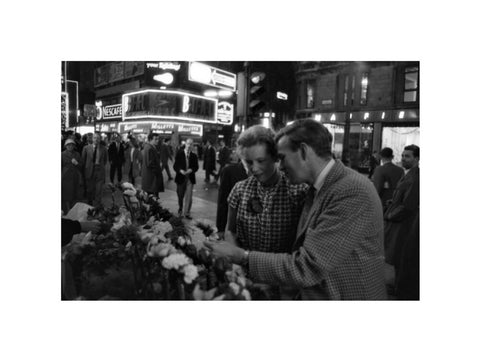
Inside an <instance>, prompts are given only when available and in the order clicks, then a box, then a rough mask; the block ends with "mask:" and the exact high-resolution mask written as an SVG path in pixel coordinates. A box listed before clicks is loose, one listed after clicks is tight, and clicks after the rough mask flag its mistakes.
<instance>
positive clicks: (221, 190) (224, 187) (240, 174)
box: [217, 162, 247, 232]
mask: <svg viewBox="0 0 480 361" xmlns="http://www.w3.org/2000/svg"><path fill="white" fill-rule="evenodd" d="M243 179H247V172H246V171H245V168H244V167H243V165H242V163H240V162H239V163H237V164H229V165H227V166H226V167H225V168H224V169H223V171H222V173H220V186H219V187H218V201H217V229H218V230H219V231H220V232H224V231H225V226H226V225H227V216H228V202H227V199H228V196H229V195H230V192H231V190H232V189H233V186H234V185H235V184H236V183H237V182H239V181H241V180H243Z"/></svg>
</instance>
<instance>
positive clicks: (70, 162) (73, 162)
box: [61, 139, 82, 214]
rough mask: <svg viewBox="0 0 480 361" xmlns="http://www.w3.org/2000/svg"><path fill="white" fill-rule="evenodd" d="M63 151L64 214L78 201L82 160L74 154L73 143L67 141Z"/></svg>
mask: <svg viewBox="0 0 480 361" xmlns="http://www.w3.org/2000/svg"><path fill="white" fill-rule="evenodd" d="M65 148H66V149H65V150H64V151H63V152H62V157H61V158H62V210H63V212H64V213H65V214H67V213H68V211H69V210H70V208H72V206H73V205H74V204H75V202H76V201H77V199H78V192H79V188H80V178H81V169H82V160H81V157H80V154H79V153H78V152H76V151H75V150H74V149H75V141H74V140H72V139H67V140H66V141H65Z"/></svg>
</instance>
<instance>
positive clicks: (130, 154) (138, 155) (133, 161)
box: [125, 136, 142, 186]
mask: <svg viewBox="0 0 480 361" xmlns="http://www.w3.org/2000/svg"><path fill="white" fill-rule="evenodd" d="M141 170H142V152H141V151H140V149H139V146H138V141H137V139H135V137H134V136H130V137H129V140H128V148H127V149H126V151H125V173H126V175H127V179H128V181H129V182H130V183H131V184H133V185H134V186H136V185H139V183H140V182H139V178H140V173H141Z"/></svg>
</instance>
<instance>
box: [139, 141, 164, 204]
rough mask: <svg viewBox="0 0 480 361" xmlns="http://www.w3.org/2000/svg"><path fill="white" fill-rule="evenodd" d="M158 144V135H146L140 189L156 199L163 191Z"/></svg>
mask: <svg viewBox="0 0 480 361" xmlns="http://www.w3.org/2000/svg"><path fill="white" fill-rule="evenodd" d="M158 142H159V136H158V134H155V133H150V134H148V137H147V143H145V145H144V147H143V151H142V189H143V190H144V191H145V192H147V193H148V194H151V195H154V196H155V197H158V193H159V192H164V191H165V188H164V186H163V176H162V170H161V168H160V155H159V154H158V150H157V146H158Z"/></svg>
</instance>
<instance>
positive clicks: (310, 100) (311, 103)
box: [307, 80, 315, 108]
mask: <svg viewBox="0 0 480 361" xmlns="http://www.w3.org/2000/svg"><path fill="white" fill-rule="evenodd" d="M314 97H315V80H308V81H307V108H313V107H315V100H314V99H315V98H314Z"/></svg>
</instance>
